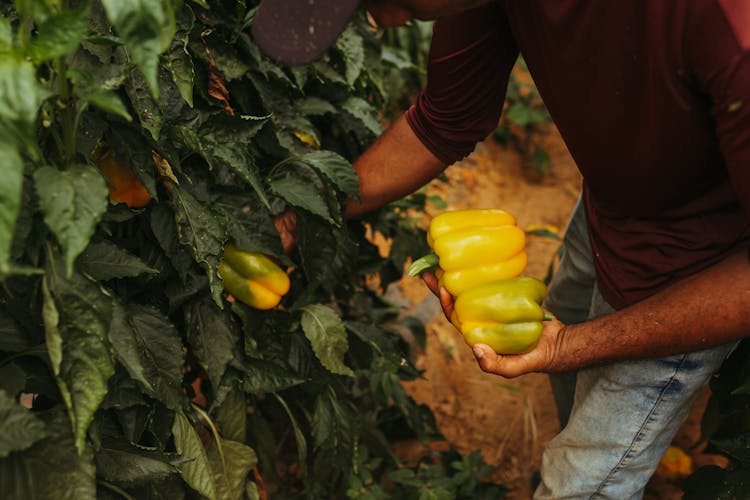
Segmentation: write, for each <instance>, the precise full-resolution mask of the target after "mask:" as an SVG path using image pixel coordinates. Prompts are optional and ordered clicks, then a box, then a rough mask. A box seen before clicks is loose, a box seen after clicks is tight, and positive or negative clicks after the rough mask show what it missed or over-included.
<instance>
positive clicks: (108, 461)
mask: <svg viewBox="0 0 750 500" xmlns="http://www.w3.org/2000/svg"><path fill="white" fill-rule="evenodd" d="M94 461H95V463H96V472H97V474H99V475H100V476H101V477H102V478H103V479H104V480H105V481H109V482H112V483H117V484H126V485H129V486H131V485H135V484H142V483H147V482H157V481H161V480H163V479H165V478H168V477H170V476H172V475H176V474H178V470H177V466H178V465H179V464H181V463H182V462H183V460H180V459H179V458H178V457H175V456H173V455H172V456H170V455H165V454H163V453H160V452H158V451H155V450H147V449H144V448H139V447H136V446H133V445H129V444H127V443H123V444H119V443H118V444H117V445H116V446H115V445H114V443H112V444H106V445H105V446H103V447H102V448H101V449H100V450H98V451H97V453H96V456H95V457H94Z"/></svg>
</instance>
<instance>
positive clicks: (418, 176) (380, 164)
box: [274, 115, 445, 253]
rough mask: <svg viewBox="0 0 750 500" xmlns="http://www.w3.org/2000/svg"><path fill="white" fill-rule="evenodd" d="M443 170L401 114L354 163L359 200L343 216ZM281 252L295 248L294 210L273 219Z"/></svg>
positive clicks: (353, 214)
mask: <svg viewBox="0 0 750 500" xmlns="http://www.w3.org/2000/svg"><path fill="white" fill-rule="evenodd" d="M444 169H445V164H444V163H443V162H442V161H440V160H439V159H438V158H437V157H436V156H435V155H433V154H432V153H431V152H430V151H429V150H428V149H427V148H426V147H425V146H424V144H423V143H422V141H420V140H419V138H418V137H417V136H416V134H415V133H414V131H413V130H412V128H411V126H410V125H409V123H408V122H407V121H406V118H405V116H404V115H402V116H401V117H400V118H399V119H398V120H397V121H396V122H395V123H393V125H391V127H390V128H388V130H386V131H385V133H383V135H381V136H380V137H379V138H378V140H377V141H375V143H374V144H373V145H372V146H370V147H369V148H368V149H367V151H365V153H364V154H363V155H362V156H361V157H360V158H359V159H358V160H357V161H356V162H355V163H354V170H355V171H356V172H357V176H358V177H359V186H360V199H359V201H358V200H355V199H352V198H350V199H348V200H347V203H346V208H345V212H344V216H345V217H346V218H347V219H352V218H357V217H359V216H361V215H364V214H365V213H367V212H369V211H371V210H375V209H376V208H380V207H381V206H383V205H385V204H386V203H390V202H392V201H395V200H398V199H400V198H403V197H404V196H406V195H408V194H410V193H412V192H414V191H416V190H417V189H419V188H420V187H422V186H423V185H424V184H426V183H427V182H429V181H430V180H431V179H433V178H434V177H436V176H437V175H439V174H440V173H441V172H442V171H443V170H444ZM274 224H275V225H276V229H277V230H278V232H279V235H280V237H281V243H282V245H283V247H284V251H286V252H287V253H290V252H292V251H293V249H294V247H295V246H296V244H297V242H296V238H295V232H296V228H297V218H296V216H295V213H294V211H293V210H287V211H286V212H284V213H283V214H280V215H278V216H276V217H274Z"/></svg>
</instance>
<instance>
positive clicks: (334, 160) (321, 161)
mask: <svg viewBox="0 0 750 500" xmlns="http://www.w3.org/2000/svg"><path fill="white" fill-rule="evenodd" d="M299 161H301V162H303V163H305V164H307V165H309V166H311V167H312V168H314V169H315V170H317V171H318V172H320V173H321V174H323V175H325V176H326V177H328V179H330V180H331V182H333V183H334V184H336V186H337V187H338V188H339V189H340V190H341V191H343V192H344V193H346V194H348V195H349V196H351V197H353V198H356V199H359V178H358V177H357V173H356V172H355V171H354V168H353V167H352V164H351V163H349V160H347V159H346V158H344V157H343V156H341V155H339V154H337V153H334V152H333V151H326V150H320V151H311V152H309V153H306V154H304V155H302V156H301V157H300V158H299Z"/></svg>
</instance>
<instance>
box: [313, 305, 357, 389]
mask: <svg viewBox="0 0 750 500" xmlns="http://www.w3.org/2000/svg"><path fill="white" fill-rule="evenodd" d="M302 330H303V331H304V332H305V336H306V337H307V338H308V340H310V343H311V344H312V346H313V351H314V352H315V355H316V356H317V357H318V359H319V360H320V362H321V364H322V365H323V366H325V367H326V368H327V369H328V370H329V371H331V372H332V373H336V374H338V375H348V376H354V372H353V371H352V370H351V368H349V367H348V366H346V365H345V364H344V355H345V354H346V351H348V350H349V341H348V338H347V335H346V329H345V328H344V323H343V322H342V321H341V318H340V317H339V315H338V314H336V312H334V310H333V309H331V308H330V307H327V306H324V305H322V304H311V305H309V306H307V307H304V308H303V309H302Z"/></svg>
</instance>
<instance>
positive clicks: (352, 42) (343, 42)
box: [336, 24, 365, 86]
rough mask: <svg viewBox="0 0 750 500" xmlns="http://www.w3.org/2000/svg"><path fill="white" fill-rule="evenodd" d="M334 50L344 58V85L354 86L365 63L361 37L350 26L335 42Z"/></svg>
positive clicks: (351, 25)
mask: <svg viewBox="0 0 750 500" xmlns="http://www.w3.org/2000/svg"><path fill="white" fill-rule="evenodd" d="M336 49H338V50H339V51H340V52H341V54H342V55H343V56H344V62H345V63H346V83H348V84H349V86H352V85H354V82H355V81H357V78H359V75H360V74H361V73H362V69H363V68H364V63H365V47H364V45H363V40H362V36H361V35H360V34H359V33H357V29H356V27H355V26H354V25H353V24H350V25H349V26H348V27H347V28H346V30H344V32H343V33H341V35H340V36H339V37H338V39H337V40H336Z"/></svg>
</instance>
